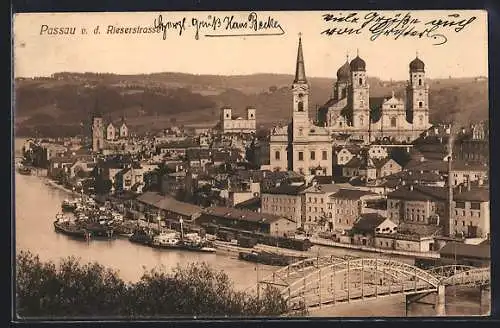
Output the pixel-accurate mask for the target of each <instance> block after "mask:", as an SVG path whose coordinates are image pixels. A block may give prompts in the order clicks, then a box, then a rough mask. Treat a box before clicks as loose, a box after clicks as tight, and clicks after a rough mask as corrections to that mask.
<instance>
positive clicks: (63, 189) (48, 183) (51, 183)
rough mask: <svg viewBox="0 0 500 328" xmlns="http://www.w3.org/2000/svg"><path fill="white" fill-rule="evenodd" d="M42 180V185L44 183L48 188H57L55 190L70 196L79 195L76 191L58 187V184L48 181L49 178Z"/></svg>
mask: <svg viewBox="0 0 500 328" xmlns="http://www.w3.org/2000/svg"><path fill="white" fill-rule="evenodd" d="M42 180H43V181H44V183H45V184H47V185H49V186H51V187H54V188H57V189H59V190H61V191H65V192H67V193H68V194H70V195H71V196H78V195H80V194H79V193H77V192H76V191H74V190H71V189H68V188H66V187H64V186H62V185H60V184H58V183H57V182H55V181H54V180H52V179H49V178H47V177H45V178H42Z"/></svg>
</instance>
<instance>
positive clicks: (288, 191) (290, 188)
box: [265, 184, 307, 196]
mask: <svg viewBox="0 0 500 328" xmlns="http://www.w3.org/2000/svg"><path fill="white" fill-rule="evenodd" d="M306 188H307V186H306V185H305V184H302V185H299V186H295V185H289V184H282V185H279V186H278V187H274V188H270V189H269V190H266V192H265V193H266V194H274V195H290V196H297V195H299V194H300V193H301V192H302V191H304V190H306Z"/></svg>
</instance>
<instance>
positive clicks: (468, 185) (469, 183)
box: [467, 180, 471, 191]
mask: <svg viewBox="0 0 500 328" xmlns="http://www.w3.org/2000/svg"><path fill="white" fill-rule="evenodd" d="M470 188H471V182H470V180H468V181H467V191H470Z"/></svg>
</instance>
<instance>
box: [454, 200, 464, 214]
mask: <svg viewBox="0 0 500 328" xmlns="http://www.w3.org/2000/svg"><path fill="white" fill-rule="evenodd" d="M455 207H456V208H465V203H464V202H456V203H455ZM457 212H458V211H457Z"/></svg>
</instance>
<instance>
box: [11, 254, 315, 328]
mask: <svg viewBox="0 0 500 328" xmlns="http://www.w3.org/2000/svg"><path fill="white" fill-rule="evenodd" d="M286 311H287V306H286V301H285V300H284V298H283V297H282V296H281V294H280V292H279V290H278V289H276V288H275V287H272V286H268V287H266V288H263V290H261V293H260V297H257V296H256V295H251V294H248V293H245V292H240V291H236V290H235V289H234V288H233V285H232V282H231V281H230V279H229V278H228V276H227V275H226V274H225V273H224V272H222V271H215V270H213V269H212V268H211V267H209V266H208V265H207V264H204V263H201V264H189V265H187V266H184V267H181V266H177V267H176V268H175V269H174V270H173V271H172V272H170V273H167V272H165V271H163V270H160V269H153V270H151V271H148V272H145V273H144V274H143V276H142V277H141V279H140V280H139V281H137V282H135V283H130V282H129V283H127V282H125V281H123V280H122V279H121V278H120V277H119V276H118V274H117V272H116V271H113V270H111V269H107V268H105V267H103V266H102V265H100V264H98V263H88V264H81V263H80V262H79V261H78V260H77V259H75V258H74V257H69V258H67V259H64V260H62V262H61V263H60V264H59V265H56V264H55V263H54V262H51V261H48V262H42V261H40V259H39V257H38V256H35V255H34V254H32V253H30V252H21V253H20V254H19V255H18V256H17V259H16V313H17V315H18V317H19V318H23V319H29V318H41V317H44V318H52V319H55V318H84V317H87V318H125V319H141V318H155V319H157V318H162V317H186V316H187V317H193V316H196V317H197V318H200V317H201V318H203V317H246V316H279V315H282V314H284V313H285V312H286ZM302 314H306V313H305V312H303V313H302Z"/></svg>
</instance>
